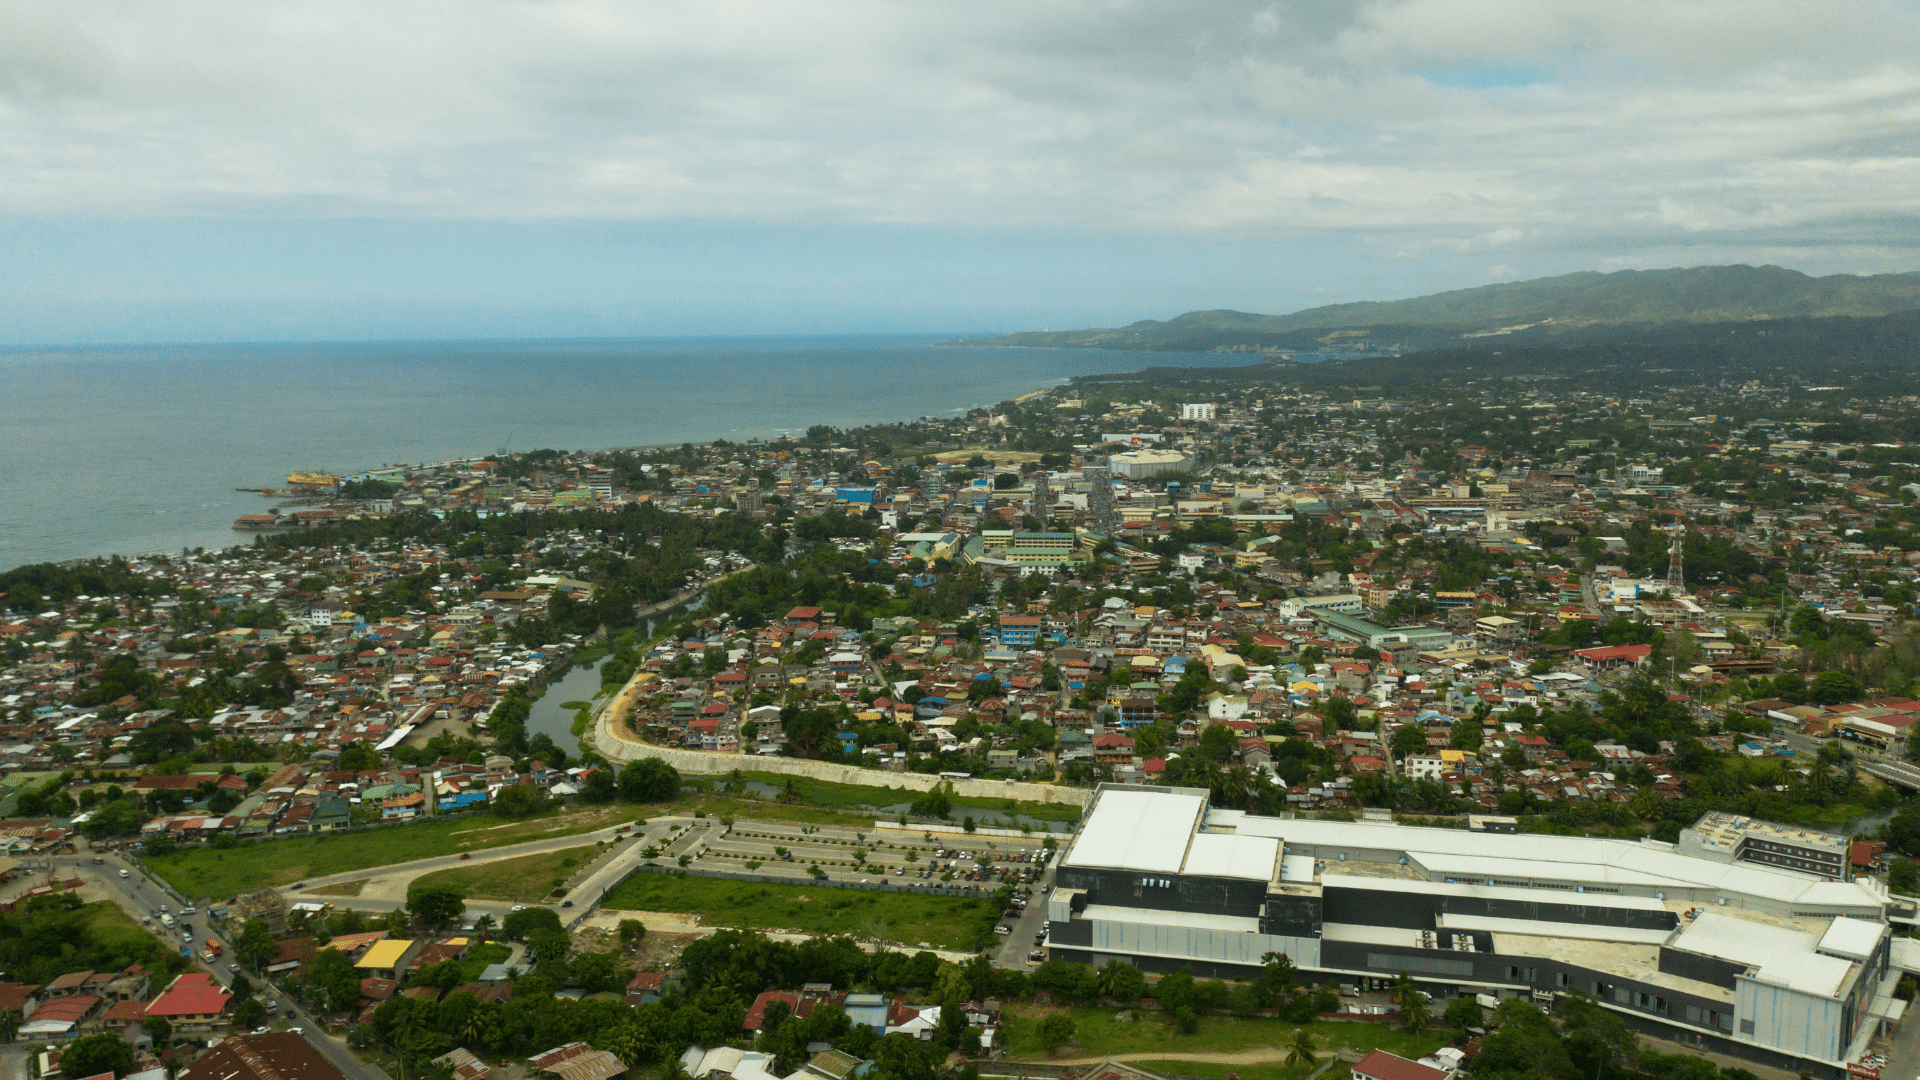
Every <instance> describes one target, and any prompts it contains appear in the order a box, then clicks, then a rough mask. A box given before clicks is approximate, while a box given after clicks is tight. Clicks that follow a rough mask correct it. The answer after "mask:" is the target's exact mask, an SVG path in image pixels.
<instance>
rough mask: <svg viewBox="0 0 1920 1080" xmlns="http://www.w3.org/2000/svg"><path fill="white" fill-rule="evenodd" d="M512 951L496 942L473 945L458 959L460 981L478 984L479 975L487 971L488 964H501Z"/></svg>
mask: <svg viewBox="0 0 1920 1080" xmlns="http://www.w3.org/2000/svg"><path fill="white" fill-rule="evenodd" d="M512 955H513V950H512V949H510V948H508V947H506V946H505V945H501V944H499V943H498V942H488V943H487V944H485V945H475V946H474V947H473V949H472V950H471V951H469V952H468V953H467V955H465V956H463V957H461V958H460V981H461V982H479V981H480V973H481V972H483V971H485V970H487V965H488V964H502V963H505V962H506V959H507V957H509V956H512Z"/></svg>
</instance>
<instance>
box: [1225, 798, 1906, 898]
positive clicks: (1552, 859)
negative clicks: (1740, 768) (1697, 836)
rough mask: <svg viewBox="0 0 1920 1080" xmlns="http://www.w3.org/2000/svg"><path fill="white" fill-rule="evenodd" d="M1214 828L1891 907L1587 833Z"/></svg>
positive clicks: (1581, 876) (1432, 867) (1437, 863)
mask: <svg viewBox="0 0 1920 1080" xmlns="http://www.w3.org/2000/svg"><path fill="white" fill-rule="evenodd" d="M1207 823H1208V825H1209V826H1211V827H1214V828H1232V829H1234V830H1235V831H1236V832H1237V833H1239V834H1240V835H1242V836H1248V835H1252V836H1269V837H1276V838H1278V839H1280V840H1281V841H1283V842H1284V843H1286V844H1288V845H1290V846H1292V847H1295V848H1299V847H1311V848H1318V849H1321V852H1322V857H1330V856H1329V855H1327V854H1326V853H1327V852H1329V851H1340V850H1345V851H1352V852H1359V851H1398V852H1404V853H1406V855H1407V856H1408V857H1409V858H1411V859H1413V860H1414V861H1416V862H1418V863H1419V864H1420V865H1421V866H1424V867H1426V868H1427V869H1428V870H1429V871H1430V872H1434V873H1442V874H1453V875H1461V874H1469V875H1486V876H1489V877H1493V876H1498V877H1507V876H1512V877H1516V878H1520V877H1528V878H1554V879H1557V880H1561V881H1566V882H1592V883H1594V884H1605V885H1612V886H1616V887H1617V886H1622V885H1628V886H1639V887H1642V888H1654V889H1661V888H1683V887H1684V888H1692V889H1715V890H1719V891H1721V892H1725V893H1737V894H1743V895H1747V896H1754V897H1763V898H1766V899H1769V900H1773V901H1776V902H1780V903H1785V904H1791V905H1793V906H1794V907H1803V908H1836V907H1838V908H1876V907H1879V906H1880V905H1881V904H1883V903H1885V897H1884V895H1883V894H1882V893H1881V892H1880V891H1879V886H1878V885H1877V883H1875V882H1873V881H1872V880H1871V879H1862V880H1856V881H1825V880H1822V879H1819V878H1814V877H1809V876H1807V875H1804V874H1797V873H1792V872H1789V871H1786V870H1774V869H1769V868H1766V867H1762V866H1759V865H1756V864H1754V863H1723V862H1716V861H1714V860H1711V859H1700V858H1695V857H1693V856H1690V855H1682V854H1680V853H1679V852H1678V851H1676V850H1674V849H1673V848H1672V847H1671V846H1669V845H1664V844H1650V843H1637V842H1634V841H1630V840H1599V839H1593V838H1590V837H1581V836H1545V835H1538V834H1528V835H1525V836H1510V835H1503V834H1498V833H1476V832H1468V831H1467V830H1464V829H1426V828H1416V827H1413V826H1406V825H1388V824H1380V823H1375V822H1364V821H1319V820H1312V819H1306V818H1294V819H1282V818H1270V817H1259V816H1255V815H1250V814H1245V813H1242V812H1241V811H1238V810H1214V811H1211V812H1210V813H1209V814H1208V816H1207Z"/></svg>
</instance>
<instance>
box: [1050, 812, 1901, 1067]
mask: <svg viewBox="0 0 1920 1080" xmlns="http://www.w3.org/2000/svg"><path fill="white" fill-rule="evenodd" d="M1206 796H1207V793H1206V792H1205V791H1204V790H1201V789H1191V788H1165V787H1151V786H1149V787H1139V786H1126V787H1122V786H1118V785H1105V786H1103V787H1102V788H1100V790H1099V791H1098V792H1097V793H1096V795H1095V799H1094V803H1093V805H1092V806H1091V807H1090V808H1089V811H1088V814H1087V817H1086V819H1085V824H1084V826H1083V827H1082V829H1081V830H1080V833H1079V835H1078V836H1077V837H1076V838H1075V840H1074V842H1073V844H1072V845H1071V846H1070V847H1068V848H1067V850H1066V851H1065V853H1064V854H1063V855H1062V857H1061V860H1060V864H1059V869H1058V872H1057V876H1056V884H1055V888H1054V890H1053V892H1052V893H1051V894H1050V896H1049V897H1048V902H1047V905H1048V906H1047V917H1048V920H1049V922H1048V936H1047V944H1048V947H1049V949H1050V951H1051V955H1052V956H1053V957H1055V958H1059V959H1068V960H1075V961H1081V962H1086V963H1093V964H1103V963H1105V962H1107V961H1108V960H1110V959H1116V958H1117V959H1123V960H1127V961H1129V962H1132V963H1134V964H1137V965H1139V966H1140V967H1142V968H1143V969H1147V970H1154V971H1178V970H1180V969H1182V968H1187V967H1191V968H1192V969H1193V972H1194V974H1196V975H1199V976H1203V977H1233V976H1247V975H1251V974H1252V973H1254V972H1255V971H1257V970H1258V969H1259V968H1260V967H1261V965H1262V962H1263V961H1262V958H1263V957H1265V956H1266V955H1267V954H1268V953H1283V954H1285V955H1286V956H1287V957H1289V958H1290V959H1291V960H1292V961H1293V963H1294V964H1295V965H1296V966H1297V967H1299V968H1301V969H1302V970H1303V971H1304V972H1305V973H1306V975H1307V977H1308V978H1311V979H1313V980H1315V981H1319V980H1323V979H1324V980H1337V981H1340V982H1343V983H1357V984H1360V985H1363V986H1372V985H1384V984H1385V983H1388V982H1390V981H1391V980H1393V979H1394V978H1395V977H1396V976H1398V975H1399V974H1400V973H1401V972H1406V973H1408V974H1410V975H1412V976H1413V977H1414V979H1415V981H1416V982H1417V983H1419V984H1420V985H1421V986H1422V987H1423V988H1424V989H1426V990H1428V991H1429V992H1431V993H1433V994H1434V995H1435V996H1437V997H1452V996H1461V995H1468V994H1489V995H1494V996H1498V997H1522V998H1528V999H1532V1000H1536V1001H1543V1002H1550V1001H1552V1000H1553V998H1554V997H1555V996H1556V995H1562V994H1571V993H1576V992H1578V993H1581V994H1585V995H1588V996H1590V997H1592V998H1594V999H1595V1000H1597V1001H1598V1002H1599V1003H1600V1004H1601V1005H1602V1006H1603V1007H1605V1008H1607V1009H1608V1010H1610V1011H1612V1012H1614V1013H1616V1014H1618V1015H1619V1016H1620V1017H1621V1018H1622V1020H1623V1021H1624V1022H1625V1023H1626V1024H1627V1026H1628V1027H1629V1028H1631V1029H1633V1030H1635V1031H1637V1032H1640V1033H1642V1034H1646V1035H1650V1036H1656V1037H1659V1038H1662V1039H1667V1040H1671V1041H1674V1042H1678V1043H1681V1044H1683V1045H1687V1046H1692V1047H1696V1048H1698V1049H1701V1050H1705V1051H1711V1052H1715V1053H1722V1054H1729V1055H1732V1056H1736V1057H1740V1058H1743V1059H1745V1060H1750V1061H1756V1062H1761V1063H1764V1064H1768V1065H1772V1066H1775V1067H1778V1068H1782V1069H1786V1070H1790V1071H1799V1070H1804V1071H1806V1072H1808V1073H1810V1074H1813V1075H1817V1076H1823V1077H1833V1078H1838V1077H1841V1076H1843V1075H1845V1072H1846V1065H1847V1063H1848V1062H1853V1061H1858V1060H1859V1059H1860V1057H1861V1055H1862V1054H1864V1053H1865V1050H1866V1047H1867V1044H1868V1041H1869V1040H1870V1039H1871V1038H1873V1037H1874V1036H1875V1035H1876V1034H1878V1033H1879V1031H1880V1028H1881V1025H1882V1023H1883V1022H1884V1021H1885V1020H1886V1018H1888V1017H1890V1016H1892V1015H1896V1014H1897V1006H1895V1005H1894V1004H1893V999H1892V997H1891V994H1892V990H1893V987H1894V985H1895V984H1896V983H1897V982H1898V980H1899V977H1900V974H1901V971H1902V970H1914V969H1920V949H1916V950H1912V951H1908V950H1906V949H1904V948H1900V949H1896V948H1895V947H1894V946H1895V942H1894V939H1893V935H1892V927H1891V925H1890V921H1889V920H1890V903H1889V898H1888V896H1887V894H1886V892H1885V891H1884V889H1883V888H1882V887H1881V886H1880V885H1879V884H1878V883H1877V882H1875V881H1872V880H1861V881H1852V882H1849V881H1839V880H1831V881H1830V880H1824V879H1822V878H1818V877H1814V876H1811V875H1809V874H1807V873H1801V872H1794V871H1789V870H1785V869H1777V868H1775V867H1773V866H1771V865H1764V864H1761V863H1757V862H1754V861H1752V860H1735V859H1732V858H1727V859H1721V858H1717V857H1701V856H1699V855H1695V854H1691V853H1689V851H1687V850H1683V848H1682V847H1681V846H1680V845H1674V844H1663V843H1659V842H1655V841H1650V840H1648V841H1640V842H1630V841H1623V840H1600V839H1588V838H1584V837H1562V836H1543V835H1531V834H1529V835H1514V834H1499V833H1493V832H1488V831H1478V830H1471V829H1464V830H1463V829H1428V828H1410V827H1405V826H1400V825H1396V824H1393V823H1391V822H1372V821H1366V822H1338V821H1320V820H1304V819H1281V818H1271V817H1257V816H1250V815H1247V814H1245V813H1242V812H1240V811H1231V810H1214V809H1209V808H1208V806H1207V797H1206ZM1904 917H1909V918H1910V915H1907V916H1904ZM1901 944H1903V945H1904V944H1905V942H1904V939H1903V941H1902V943H1901Z"/></svg>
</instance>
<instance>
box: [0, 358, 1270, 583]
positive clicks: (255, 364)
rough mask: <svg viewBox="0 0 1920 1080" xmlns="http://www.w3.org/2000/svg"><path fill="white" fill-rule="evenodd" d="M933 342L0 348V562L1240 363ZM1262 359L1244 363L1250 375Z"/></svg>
mask: <svg viewBox="0 0 1920 1080" xmlns="http://www.w3.org/2000/svg"><path fill="white" fill-rule="evenodd" d="M948 340H955V339H954V338H953V337H951V336H946V335H941V334H937V333H920V334H886V333H877V334H807V335H786V334H767V335H717V334H716V335H703V336H697V337H690V336H671V337H666V336H663V337H648V338H633V337H619V338H598V337H593V338H475V339H420V340H400V341H393V340H387V341H336V342H252V341H240V342H217V343H204V344H192V343H188V344H165V345H162V344H107V345H99V344H89V345H78V346H4V347H0V375H4V376H5V377H6V378H7V379H8V384H9V385H10V386H14V387H16V388H19V390H18V392H17V393H16V395H15V397H16V401H15V409H16V412H17V414H18V415H20V416H21V417H22V420H21V423H20V428H21V430H20V433H19V434H20V437H19V438H17V439H15V440H12V441H10V442H9V443H8V444H7V445H5V446H0V566H3V567H5V568H12V567H16V566H20V565H27V564H33V563H41V562H64V561H70V560H75V559H88V558H101V557H107V556H109V555H116V554H117V555H144V554H153V553H161V552H173V551H178V550H181V549H182V548H208V549H213V548H224V547H229V546H232V545H234V544H244V543H247V542H248V538H247V536H246V535H245V534H242V533H236V532H235V531H234V530H233V528H232V524H233V521H234V519H235V518H237V517H239V516H241V515H243V514H250V513H258V512H260V511H262V510H264V509H265V508H266V507H268V506H270V505H272V502H271V501H270V500H268V499H265V498H263V497H261V496H259V495H256V494H250V493H248V492H246V491H245V490H242V489H246V488H256V487H279V486H283V485H284V482H285V481H284V477H285V476H286V474H287V473H288V472H290V471H293V470H296V469H313V470H320V471H325V472H330V473H334V474H337V475H349V476H350V475H354V474H357V473H360V472H365V471H369V470H374V469H379V468H383V467H389V466H392V465H396V464H417V463H427V462H437V461H453V460H462V459H466V458H472V457H484V456H490V455H493V454H496V453H498V452H500V451H501V450H503V449H504V450H507V451H509V452H511V451H514V450H520V451H525V450H533V449H543V448H551V449H559V450H571V451H583V450H607V449H618V448H628V447H648V446H671V445H677V444H680V443H687V442H696V443H704V442H713V441H717V440H721V439H725V440H728V441H733V442H740V441H747V440H749V439H754V438H778V437H779V436H781V435H783V434H793V433H797V432H800V431H804V430H805V429H806V428H807V427H810V426H813V425H815V424H828V425H830V426H833V427H839V428H857V427H861V426H866V425H870V424H885V423H892V422H903V421H909V420H913V419H916V418H919V417H922V416H942V415H953V414H956V413H959V412H963V411H965V410H967V409H970V408H975V407H981V406H990V405H992V404H995V403H997V402H999V401H1004V400H1007V399H1009V398H1013V397H1018V396H1021V395H1023V394H1029V393H1034V392H1038V391H1043V390H1047V389H1050V388H1052V387H1055V386H1059V385H1061V384H1063V383H1065V382H1067V381H1068V380H1069V379H1071V378H1072V377H1074V376H1075V375H1084V374H1111V373H1122V372H1129V371H1137V370H1140V369H1141V368H1145V367H1149V366H1210V365H1229V364H1235V363H1237V362H1247V361H1242V360H1241V358H1239V357H1233V356H1216V355H1213V354H1189V353H1133V352H1120V351H1114V350H1099V349H1046V348H1040V349H1031V348H1019V349H1012V348H1009V349H999V348H994V349H979V348H945V347H941V346H940V345H939V342H941V341H948ZM1251 362H1258V361H1251Z"/></svg>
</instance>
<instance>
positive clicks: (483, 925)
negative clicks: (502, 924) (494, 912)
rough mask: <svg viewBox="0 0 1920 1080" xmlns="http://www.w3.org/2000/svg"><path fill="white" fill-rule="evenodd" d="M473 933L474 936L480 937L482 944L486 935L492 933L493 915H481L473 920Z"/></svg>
mask: <svg viewBox="0 0 1920 1080" xmlns="http://www.w3.org/2000/svg"><path fill="white" fill-rule="evenodd" d="M473 933H474V936H476V937H478V938H479V939H480V941H481V943H482V944H485V942H486V940H487V938H488V936H490V935H491V934H492V933H493V916H491V915H482V916H480V917H479V918H477V919H475V920H473Z"/></svg>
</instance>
